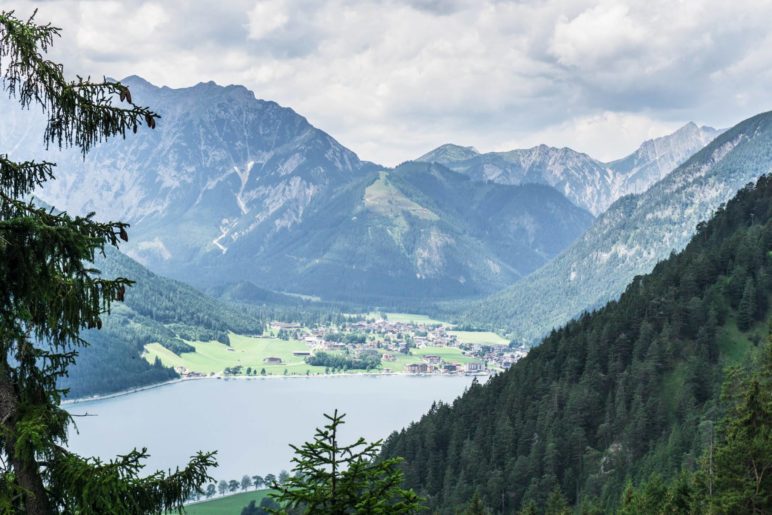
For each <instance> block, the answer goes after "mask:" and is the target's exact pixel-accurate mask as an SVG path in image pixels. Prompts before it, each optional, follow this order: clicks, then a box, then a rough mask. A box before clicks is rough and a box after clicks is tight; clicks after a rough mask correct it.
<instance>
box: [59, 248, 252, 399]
mask: <svg viewBox="0 0 772 515" xmlns="http://www.w3.org/2000/svg"><path fill="white" fill-rule="evenodd" d="M106 250H107V255H106V257H100V258H99V259H97V261H96V263H95V267H96V268H97V269H98V270H99V271H100V272H101V274H102V275H103V276H104V277H108V278H112V277H127V278H129V279H132V280H133V281H135V284H134V285H133V286H132V287H131V288H129V289H128V290H127V292H126V298H125V301H124V302H122V303H116V304H114V305H113V310H112V313H111V314H109V315H106V316H105V317H103V326H102V329H101V330H99V331H97V330H89V331H86V332H84V333H83V338H84V340H86V341H87V342H89V344H90V345H89V346H88V347H84V348H82V349H79V351H78V352H79V355H78V359H77V361H76V364H75V365H74V366H73V367H72V368H71V369H70V374H69V376H68V377H65V378H62V380H61V381H60V382H59V386H60V387H62V388H68V389H69V392H68V397H70V398H74V397H83V396H88V395H95V394H107V393H113V392H116V391H121V390H126V389H131V388H136V387H140V386H146V385H149V384H154V383H158V382H162V381H166V380H169V379H173V378H176V377H178V375H177V373H176V372H174V370H172V369H168V368H165V367H163V366H162V365H161V364H160V363H159V362H156V363H154V364H150V363H148V362H147V361H146V360H145V359H144V358H143V357H142V356H141V354H142V352H143V350H144V346H145V345H147V344H149V343H160V344H161V345H163V346H164V347H165V348H167V349H169V350H170V351H172V352H174V353H176V354H181V353H183V352H191V351H193V350H194V348H193V347H192V346H191V345H189V344H187V343H186V342H185V341H184V340H191V341H209V340H217V341H220V342H222V343H225V344H228V343H229V338H228V333H229V332H231V331H232V332H237V333H241V334H251V335H258V334H262V332H263V330H264V326H265V321H264V319H262V318H260V316H259V314H258V313H256V312H254V311H250V310H245V309H240V308H237V307H234V306H231V305H228V304H226V303H224V302H220V301H217V300H214V299H212V298H210V297H207V296H206V295H204V294H202V293H201V292H199V291H197V290H195V289H193V288H191V287H190V286H187V285H185V284H182V283H180V282H177V281H172V280H170V279H166V278H163V277H160V276H157V275H155V274H153V273H151V272H150V271H148V270H147V269H145V268H143V267H142V266H141V265H139V264H138V263H136V262H135V261H133V260H131V259H130V258H129V257H127V256H125V255H123V254H121V253H120V252H118V251H116V250H115V249H112V248H108V249H106Z"/></svg>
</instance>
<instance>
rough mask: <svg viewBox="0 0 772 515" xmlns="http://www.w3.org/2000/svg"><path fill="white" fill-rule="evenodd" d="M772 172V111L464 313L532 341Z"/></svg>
mask: <svg viewBox="0 0 772 515" xmlns="http://www.w3.org/2000/svg"><path fill="white" fill-rule="evenodd" d="M645 146H646V145H644V147H645ZM770 172H772V112H770V113H763V114H760V115H757V116H755V117H753V118H750V119H748V120H745V121H743V122H741V123H739V124H738V125H736V126H735V127H733V128H731V129H729V130H727V131H726V132H724V133H723V134H721V135H720V136H718V137H717V138H716V139H715V140H713V141H712V142H711V143H710V144H709V145H708V146H706V147H705V148H704V149H702V150H700V151H699V152H697V153H696V154H695V155H694V156H692V157H691V158H690V159H688V160H687V161H686V162H685V163H683V164H682V165H680V166H679V167H678V168H676V169H675V170H674V171H673V172H672V173H670V174H668V175H667V176H665V178H663V179H662V180H661V181H659V182H657V183H656V184H654V185H653V186H652V187H650V188H649V189H648V190H647V191H646V192H645V193H642V194H640V195H628V196H625V197H622V198H620V199H619V200H617V201H616V202H615V203H614V204H613V205H612V206H611V207H610V208H609V209H608V210H607V211H606V212H605V213H603V214H602V215H601V216H599V217H598V218H597V219H596V220H595V222H594V223H593V225H592V227H590V229H588V231H587V232H586V233H585V234H584V235H583V236H582V237H581V238H579V239H578V240H577V241H576V242H575V243H574V244H573V245H572V246H571V247H570V248H569V249H568V250H567V251H566V252H564V253H563V254H562V255H561V256H559V257H557V258H556V259H554V260H553V261H551V262H550V263H548V264H547V265H545V266H544V267H542V268H541V269H539V270H538V271H536V272H535V273H533V274H531V275H530V276H529V277H527V278H525V279H523V280H522V281H520V282H518V283H517V284H514V285H513V286H511V287H510V288H507V289H506V290H504V291H502V292H499V293H496V294H494V295H492V296H491V297H489V298H488V299H485V300H483V301H481V302H479V303H476V304H474V305H473V306H472V307H471V308H469V309H467V310H466V311H465V313H464V314H463V315H462V318H464V319H465V320H467V321H470V322H473V323H481V324H493V325H494V326H496V327H498V328H504V329H506V330H508V331H510V332H512V334H513V335H514V336H515V337H517V338H519V339H522V340H523V341H526V342H534V341H536V340H538V339H539V338H540V337H541V336H543V335H544V334H545V333H547V332H548V331H549V330H550V329H552V328H553V327H559V326H561V325H563V324H564V323H565V322H566V321H568V320H570V319H571V318H573V317H575V316H577V315H579V314H580V313H581V312H582V311H584V310H587V309H591V308H594V307H598V306H600V305H602V304H604V303H605V302H607V301H608V300H610V299H613V298H616V297H617V296H618V295H619V294H620V293H621V292H622V291H623V289H624V288H625V286H626V285H627V284H628V283H629V282H630V281H631V280H632V278H633V277H635V276H636V275H639V274H644V273H648V272H649V271H651V270H652V269H653V267H654V265H655V264H656V263H657V262H658V261H660V260H662V259H664V258H666V257H667V256H668V255H669V254H670V253H671V252H672V251H678V250H680V249H682V248H683V247H684V246H685V245H686V243H687V242H688V241H689V239H690V238H691V237H692V235H693V234H694V233H695V230H696V226H697V224H698V223H700V222H702V221H705V220H707V219H708V218H710V216H711V215H712V214H713V213H714V212H715V211H716V209H718V208H719V206H721V205H722V204H723V203H724V202H726V201H728V200H729V199H730V198H732V196H733V195H734V194H735V193H736V192H737V191H738V190H739V189H740V188H742V187H743V186H745V185H746V184H747V183H749V182H751V181H754V180H755V179H757V178H758V177H760V176H761V175H764V174H767V173H770Z"/></svg>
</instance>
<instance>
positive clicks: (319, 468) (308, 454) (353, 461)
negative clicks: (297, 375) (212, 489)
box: [270, 410, 422, 515]
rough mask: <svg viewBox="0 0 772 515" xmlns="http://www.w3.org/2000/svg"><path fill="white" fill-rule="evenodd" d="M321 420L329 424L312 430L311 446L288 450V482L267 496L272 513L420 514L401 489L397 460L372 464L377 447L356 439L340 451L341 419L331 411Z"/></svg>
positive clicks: (418, 503)
mask: <svg viewBox="0 0 772 515" xmlns="http://www.w3.org/2000/svg"><path fill="white" fill-rule="evenodd" d="M324 416H325V418H327V419H328V420H329V423H328V424H327V425H325V426H324V427H322V428H317V430H316V435H315V436H314V441H313V442H306V443H305V444H303V445H302V446H301V447H296V446H294V445H292V446H291V447H292V448H293V449H294V450H295V454H296V456H295V457H294V458H293V459H292V461H293V463H295V467H294V468H293V472H294V474H293V476H292V477H290V478H288V479H287V480H286V481H285V482H284V483H283V484H279V483H277V482H275V481H274V482H273V484H271V488H273V489H274V490H276V493H272V494H270V495H271V496H272V497H273V498H274V499H275V500H276V501H278V502H279V503H280V504H281V505H282V506H283V508H282V510H280V511H277V513H287V510H291V511H292V512H293V513H296V512H300V513H313V514H330V515H342V514H347V513H368V514H378V513H383V514H386V513H388V514H392V513H393V514H399V513H417V512H418V511H420V510H421V509H422V506H421V499H420V498H419V497H418V496H417V495H416V494H415V492H413V491H412V490H405V489H403V488H402V487H401V485H402V482H403V479H404V478H403V474H402V471H401V470H400V469H399V468H398V465H399V463H400V462H401V461H402V460H401V459H400V458H390V459H386V460H379V459H377V458H378V454H379V451H380V448H381V442H380V441H377V442H374V443H367V442H366V441H365V440H364V438H359V439H358V440H357V441H356V442H354V443H353V444H351V445H341V443H340V441H339V440H338V438H339V430H340V426H341V425H342V424H343V423H344V422H343V418H344V417H345V415H338V412H337V410H336V411H335V413H334V414H333V415H332V416H330V415H327V414H325V415H324Z"/></svg>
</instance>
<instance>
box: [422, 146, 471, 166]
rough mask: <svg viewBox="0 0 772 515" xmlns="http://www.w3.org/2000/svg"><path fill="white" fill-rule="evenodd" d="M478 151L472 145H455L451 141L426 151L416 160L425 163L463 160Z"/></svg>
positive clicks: (446, 162)
mask: <svg viewBox="0 0 772 515" xmlns="http://www.w3.org/2000/svg"><path fill="white" fill-rule="evenodd" d="M479 154H480V153H479V152H478V151H477V149H476V148H474V147H463V146H461V145H455V144H453V143H445V144H444V145H440V146H439V147H437V148H435V149H434V150H432V151H431V152H427V153H426V154H424V155H422V156H421V157H419V158H418V159H417V161H423V162H427V163H440V164H448V163H453V162H457V161H465V160H467V159H471V158H473V157H475V156H477V155H479Z"/></svg>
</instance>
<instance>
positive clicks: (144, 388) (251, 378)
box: [61, 372, 489, 405]
mask: <svg viewBox="0 0 772 515" xmlns="http://www.w3.org/2000/svg"><path fill="white" fill-rule="evenodd" d="M363 376H369V377H378V376H406V377H489V375H484V376H480V375H475V374H411V373H408V372H360V373H340V374H316V375H297V374H296V375H286V376H285V375H266V376H246V375H240V376H227V377H226V376H221V375H214V376H203V377H179V378H177V379H170V380H169V381H163V382H161V383H153V384H149V385H145V386H138V387H136V388H129V389H127V390H121V391H118V392H113V393H106V394H103V395H91V396H88V397H78V398H76V399H66V400H64V401H62V403H61V404H62V405H65V404H66V405H71V404H80V403H85V402H93V401H101V400H106V399H114V398H117V397H125V396H127V395H132V394H135V393H140V392H144V391H147V390H153V389H156V388H162V387H164V386H169V385H173V384H178V383H183V382H186V381H202V380H207V379H209V380H220V381H231V380H239V381H262V380H266V379H320V378H327V379H329V378H335V377H363Z"/></svg>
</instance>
